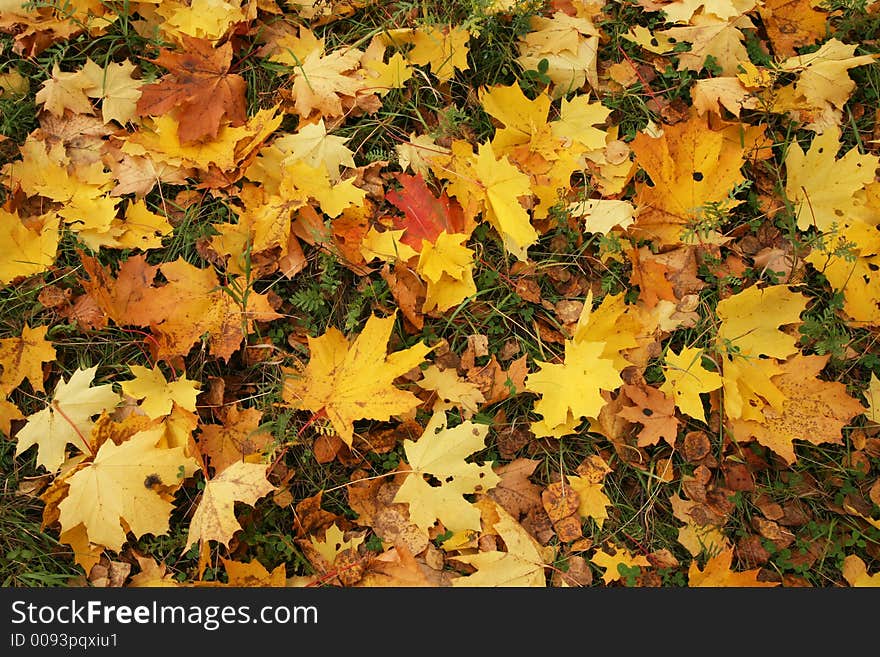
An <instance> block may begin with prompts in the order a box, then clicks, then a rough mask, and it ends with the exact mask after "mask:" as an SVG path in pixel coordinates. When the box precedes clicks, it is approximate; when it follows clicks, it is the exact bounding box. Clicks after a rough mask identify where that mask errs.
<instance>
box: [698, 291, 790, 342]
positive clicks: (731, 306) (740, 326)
mask: <svg viewBox="0 0 880 657" xmlns="http://www.w3.org/2000/svg"><path fill="white" fill-rule="evenodd" d="M806 307H807V298H806V297H805V296H804V295H802V294H796V293H794V292H792V291H791V288H789V287H788V286H787V285H769V286H767V287H763V288H759V287H757V286H755V285H753V286H751V287H749V288H746V289H745V290H743V291H742V292H739V293H737V294H734V295H732V296H729V297H727V298H726V299H722V300H721V301H719V302H718V305H717V306H716V308H715V312H716V314H717V315H718V319H719V320H721V325H720V326H719V327H718V333H717V340H718V343H719V344H720V345H722V346H724V348H725V349H727V350H732V351H735V352H736V353H737V354H738V355H740V356H761V355H764V356H771V357H773V358H787V357H788V356H791V355H792V354H794V353H797V351H798V349H797V347H796V346H795V343H796V342H797V341H798V338H797V337H795V336H792V335H789V334H787V333H783V332H782V331H780V330H779V326H781V325H788V324H799V323H800V322H801V320H800V316H801V313H802V312H803V311H804V310H805V309H806Z"/></svg>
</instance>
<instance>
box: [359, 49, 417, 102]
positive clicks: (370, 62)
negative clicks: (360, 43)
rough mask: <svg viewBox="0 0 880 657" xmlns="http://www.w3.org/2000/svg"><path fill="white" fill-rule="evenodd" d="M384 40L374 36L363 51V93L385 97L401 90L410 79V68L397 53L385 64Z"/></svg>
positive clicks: (411, 72) (404, 59) (404, 58)
mask: <svg viewBox="0 0 880 657" xmlns="http://www.w3.org/2000/svg"><path fill="white" fill-rule="evenodd" d="M386 49H387V46H386V43H385V39H384V38H383V37H382V36H381V35H378V34H377V35H376V36H374V37H373V38H372V40H371V41H370V45H369V46H367V49H366V50H365V51H364V55H363V57H362V58H361V71H362V72H363V74H364V76H365V78H366V79H365V81H364V82H365V84H366V85H367V86H366V87H364V91H369V92H372V93H375V94H377V95H379V96H385V95H386V94H388V93H389V92H390V91H391V90H392V89H401V88H403V86H404V85H405V83H406V81H407V80H409V79H410V78H411V77H412V74H413V71H412V67H411V66H410V65H409V63H408V62H407V60H406V57H404V56H403V55H402V54H400V53H399V52H396V53H394V54H393V55H391V57H389V58H388V61H387V62H385V61H384V60H385V50H386Z"/></svg>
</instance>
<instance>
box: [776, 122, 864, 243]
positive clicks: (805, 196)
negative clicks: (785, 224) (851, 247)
mask: <svg viewBox="0 0 880 657" xmlns="http://www.w3.org/2000/svg"><path fill="white" fill-rule="evenodd" d="M839 150H840V137H839V131H837V130H826V131H825V132H823V133H822V134H820V135H816V136H815V137H814V138H813V141H812V142H811V143H810V148H809V150H807V152H806V153H804V151H803V150H802V149H801V147H800V145H799V144H798V143H797V142H792V144H791V146H789V148H788V151H787V153H786V156H785V195H786V197H787V198H788V199H789V200H790V201H791V202H792V203H793V204H794V212H795V215H796V216H797V224H798V228H800V229H801V230H808V229H809V228H810V227H811V226H815V227H816V228H818V229H819V230H820V231H821V232H823V233H824V232H830V231H833V230H835V229H839V230H841V231H845V230H846V229H848V228H850V227H851V226H852V225H853V224H854V222H857V221H868V222H870V217H871V216H872V215H873V213H872V212H871V210H870V208H869V207H866V206H865V205H864V204H863V203H860V202H859V198H858V197H857V196H856V192H858V191H859V190H861V189H863V188H864V187H865V186H866V185H868V184H869V183H872V182H874V174H875V172H876V171H877V168H878V166H880V158H878V157H877V156H875V155H871V154H868V153H866V154H864V155H863V154H862V153H860V152H859V149H858V148H857V147H853V148H851V149H850V150H848V151H847V152H846V154H845V155H843V157H841V158H839V159H838V158H837V152H838V151H839Z"/></svg>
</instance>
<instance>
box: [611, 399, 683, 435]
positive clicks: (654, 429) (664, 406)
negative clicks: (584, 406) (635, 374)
mask: <svg viewBox="0 0 880 657" xmlns="http://www.w3.org/2000/svg"><path fill="white" fill-rule="evenodd" d="M621 391H622V392H623V393H624V394H626V396H627V397H628V398H629V399H630V401H632V402H633V403H634V405H633V406H625V407H624V408H622V409H621V410H620V411H618V413H617V414H618V415H619V416H620V417H622V418H625V419H627V420H629V421H630V422H639V423H640V424H641V425H642V430H641V431H639V435H638V445H639V447H647V446H648V445H656V444H657V443H658V442H660V439H661V438H662V439H663V440H665V441H666V442H667V443H668V444H669V445H670V446H671V447H673V446H675V439H676V436H677V435H678V418H676V417H675V400H674V399H671V398H670V397H667V396H666V394H665V393H664V392H663V391H662V390H658V389H657V388H652V387H650V386H637V385H627V386H624V387H623V388H621Z"/></svg>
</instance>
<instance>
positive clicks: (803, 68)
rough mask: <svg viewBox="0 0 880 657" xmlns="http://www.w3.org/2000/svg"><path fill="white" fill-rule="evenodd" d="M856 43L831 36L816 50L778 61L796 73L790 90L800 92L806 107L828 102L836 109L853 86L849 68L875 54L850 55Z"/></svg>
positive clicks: (841, 107) (864, 61) (847, 97)
mask: <svg viewBox="0 0 880 657" xmlns="http://www.w3.org/2000/svg"><path fill="white" fill-rule="evenodd" d="M857 47H858V45H857V44H855V43H853V44H846V43H843V42H841V41H839V40H838V39H835V38H831V39H828V41H826V42H825V43H823V44H822V46H821V47H820V48H819V49H818V50H815V51H813V52H811V53H808V54H805V55H796V56H794V57H789V58H788V59H786V60H785V61H783V62H781V63H780V64H779V69H780V70H782V71H788V72H794V73H798V74H799V75H798V79H797V81H796V82H794V83H793V84H794V91H795V93H797V94H799V95H801V96H803V97H804V98H805V99H806V101H807V103H808V105H809V106H810V107H814V108H822V107H824V106H826V105H828V106H831V107H833V108H836V109H838V110H840V109H843V106H844V105H845V104H846V101H847V100H849V96H850V94H851V93H852V91H853V89H855V87H856V83H855V81H853V79H852V78H850V76H849V74H848V71H849V69H851V68H854V67H856V66H864V65H865V64H870V63H871V62H873V61H874V60H875V58H876V57H877V55H876V54H872V55H858V56H854V54H853V53H855V51H856V48H857Z"/></svg>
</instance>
